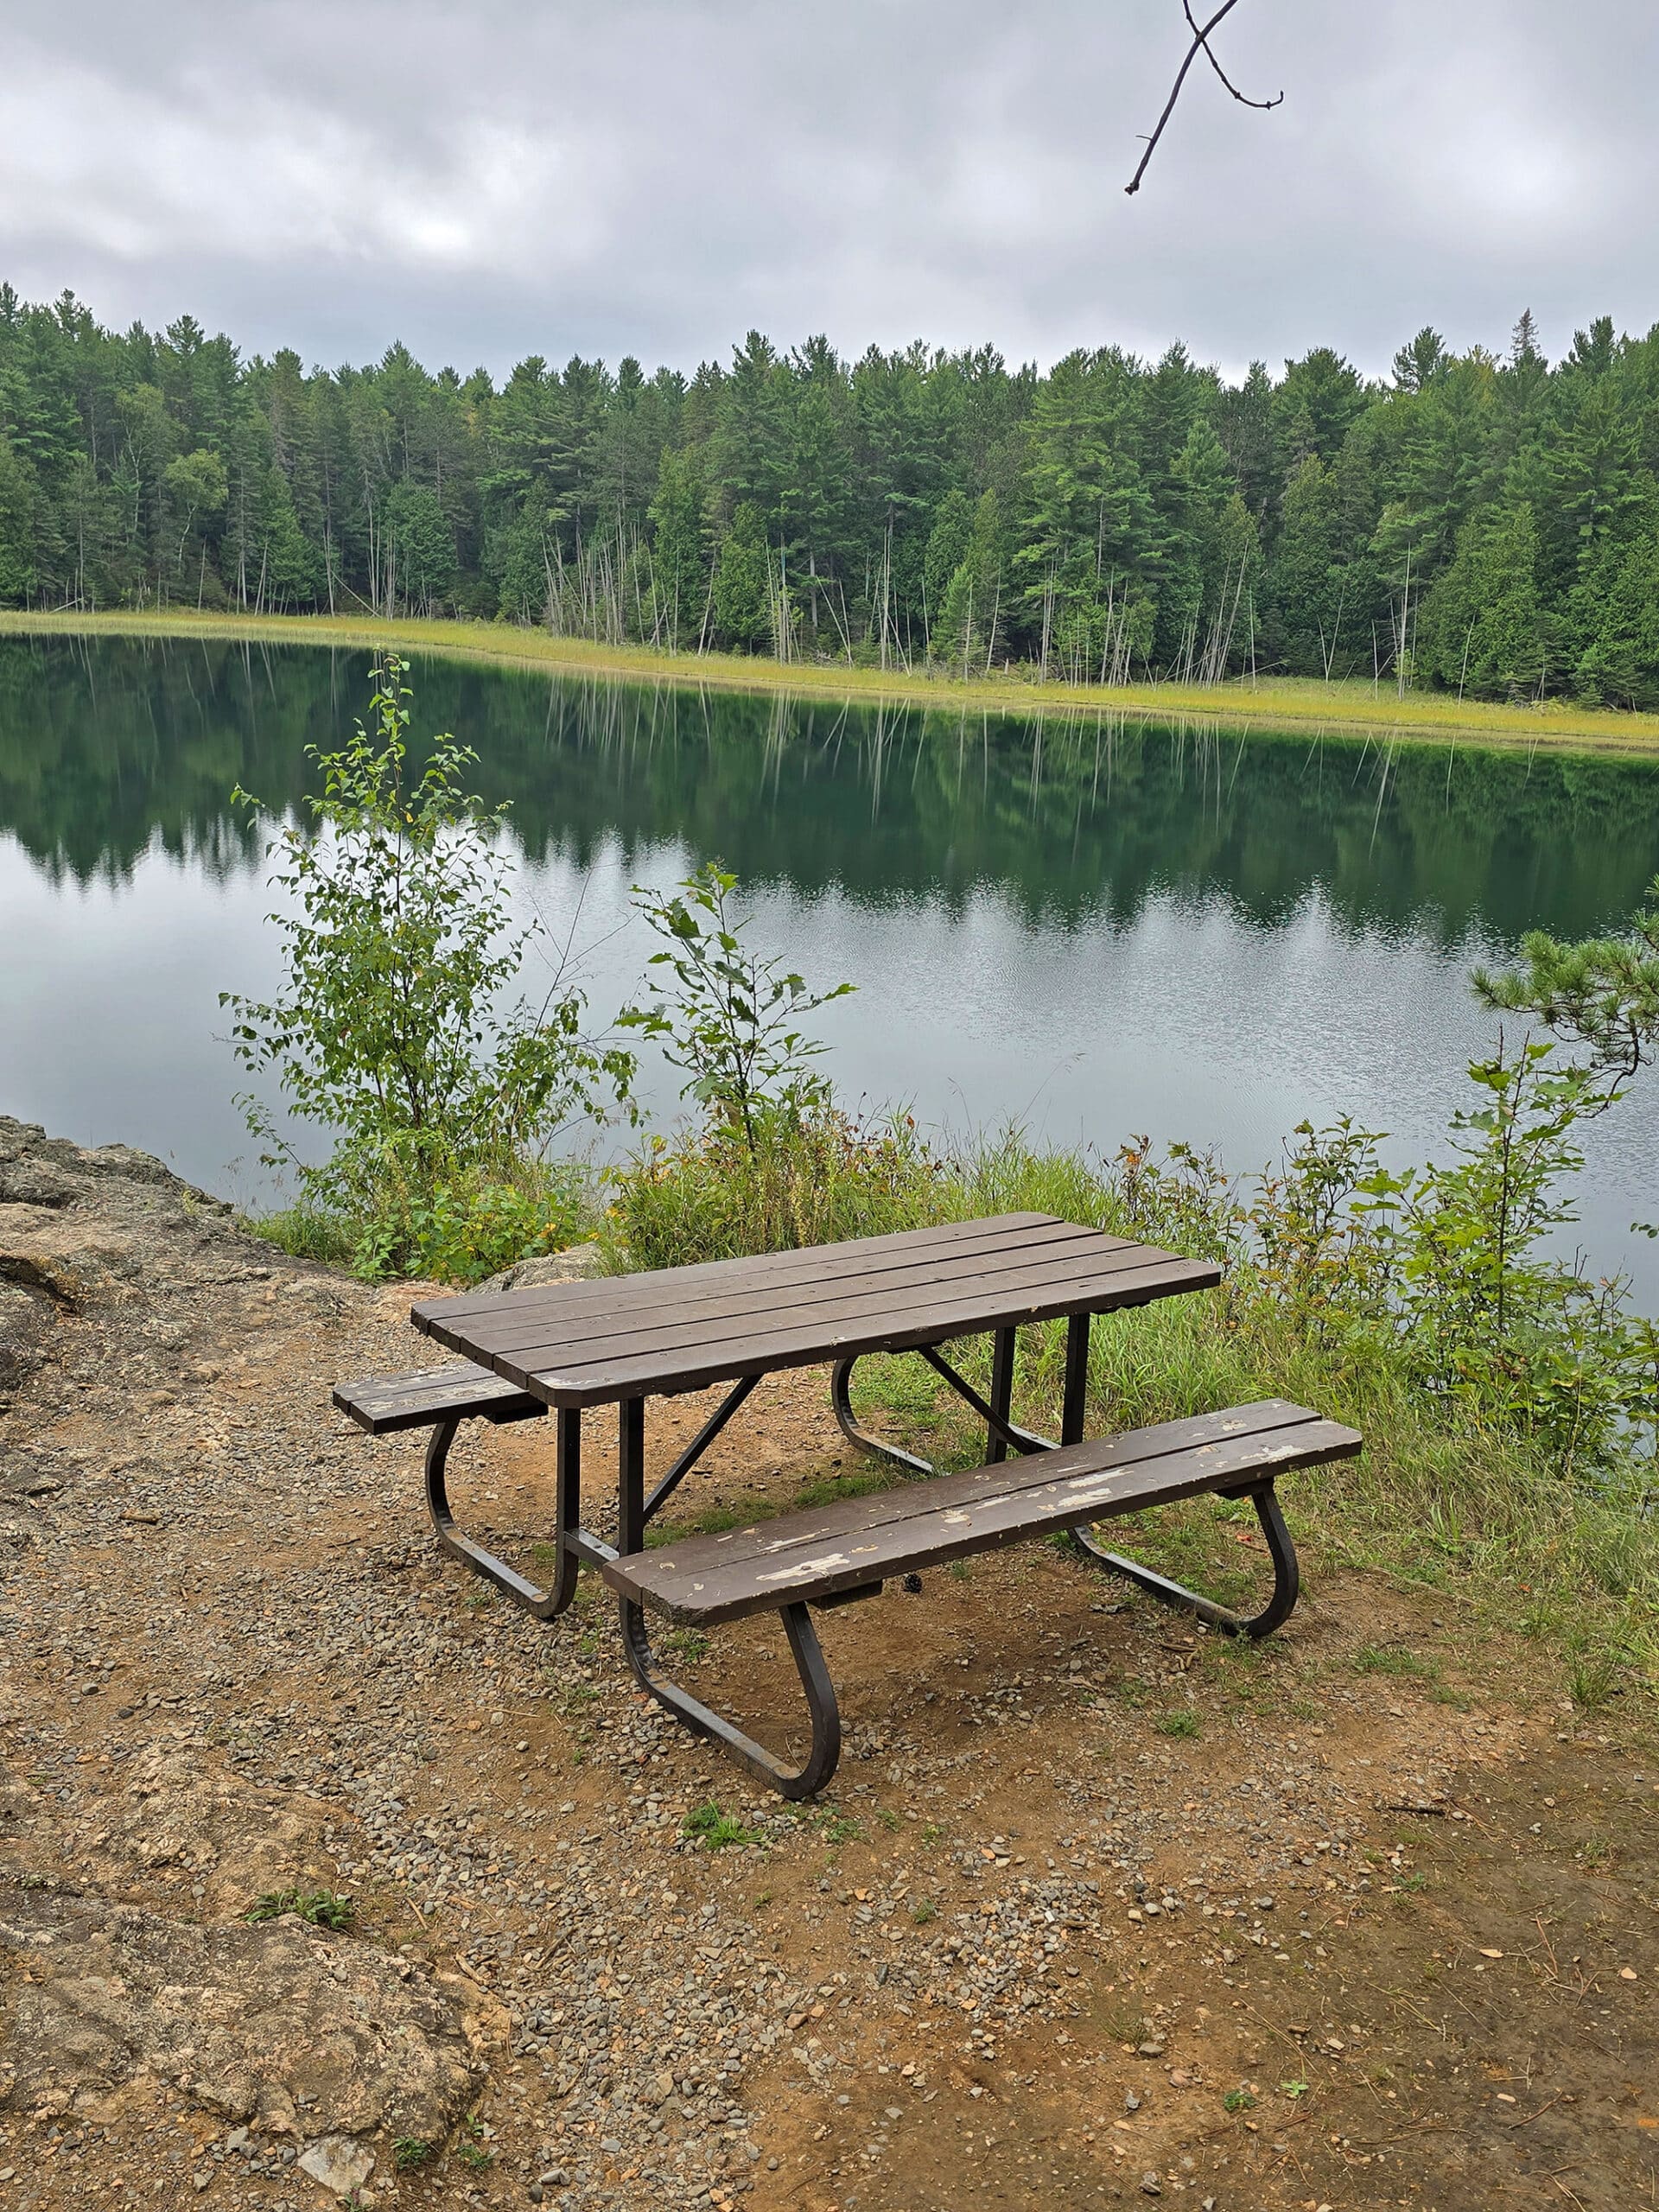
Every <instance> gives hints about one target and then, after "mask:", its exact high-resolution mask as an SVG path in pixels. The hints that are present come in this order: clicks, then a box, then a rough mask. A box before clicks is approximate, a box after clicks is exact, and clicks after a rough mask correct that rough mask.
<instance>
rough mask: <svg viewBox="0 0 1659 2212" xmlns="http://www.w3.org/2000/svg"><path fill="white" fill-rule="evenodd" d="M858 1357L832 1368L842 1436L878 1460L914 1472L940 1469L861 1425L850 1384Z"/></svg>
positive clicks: (834, 1401)
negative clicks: (884, 1460) (872, 1453)
mask: <svg viewBox="0 0 1659 2212" xmlns="http://www.w3.org/2000/svg"><path fill="white" fill-rule="evenodd" d="M857 1364H858V1362H857V1360H856V1359H841V1360H837V1361H836V1364H835V1365H834V1367H832V1368H831V1369H830V1370H829V1403H830V1405H831V1407H832V1408H834V1410H835V1416H836V1421H837V1422H838V1423H839V1424H840V1427H841V1432H842V1435H843V1436H846V1437H848V1438H849V1439H850V1440H851V1441H852V1442H853V1443H855V1444H856V1445H857V1446H859V1448H860V1449H861V1451H865V1452H874V1453H875V1455H876V1457H877V1459H890V1460H891V1461H892V1462H893V1465H894V1466H895V1467H905V1468H907V1469H908V1470H909V1471H910V1472H911V1473H912V1475H933V1474H937V1473H938V1468H937V1467H936V1466H935V1465H933V1462H932V1461H931V1459H922V1458H920V1457H919V1456H918V1454H917V1453H916V1452H906V1451H904V1450H902V1449H901V1448H900V1447H899V1446H898V1445H897V1444H888V1443H887V1442H886V1441H885V1440H884V1439H882V1438H881V1437H879V1436H872V1435H871V1433H870V1432H869V1431H868V1429H867V1428H861V1427H859V1425H858V1416H857V1415H856V1414H855V1413H854V1411H853V1400H852V1392H851V1389H850V1385H851V1383H852V1376H853V1370H854V1368H855V1367H856V1366H857Z"/></svg>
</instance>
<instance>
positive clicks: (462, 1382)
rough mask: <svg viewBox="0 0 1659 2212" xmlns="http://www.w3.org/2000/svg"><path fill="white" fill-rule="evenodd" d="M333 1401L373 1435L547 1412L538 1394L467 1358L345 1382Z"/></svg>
mask: <svg viewBox="0 0 1659 2212" xmlns="http://www.w3.org/2000/svg"><path fill="white" fill-rule="evenodd" d="M334 1404H335V1405H336V1406H337V1407H338V1408H339V1409H340V1412H341V1413H343V1414H349V1415H350V1416H351V1418H352V1419H353V1421H355V1422H356V1423H357V1425H358V1427H359V1428H363V1429H366V1430H367V1431H368V1433H369V1434H370V1435H371V1436H386V1435H389V1434H390V1433H391V1432H392V1431H393V1430H394V1429H400V1428H430V1427H433V1426H434V1425H435V1423H436V1422H438V1421H448V1420H451V1419H454V1420H464V1419H467V1418H469V1417H471V1416H473V1415H477V1416H478V1417H479V1418H480V1419H481V1420H484V1421H493V1422H495V1423H496V1424H497V1425H498V1426H499V1424H500V1423H501V1422H503V1421H530V1420H531V1419H534V1418H536V1417H537V1416H539V1415H541V1414H545V1413H546V1411H547V1408H546V1407H545V1406H544V1405H543V1403H542V1402H541V1400H540V1399H539V1398H532V1397H531V1395H530V1394H529V1392H528V1391H525V1390H521V1389H518V1386H517V1384H516V1383H505V1382H503V1381H502V1379H501V1377H500V1376H499V1375H492V1374H491V1372H490V1370H488V1368H486V1367H475V1366H474V1364H473V1363H472V1361H471V1360H469V1359H463V1360H455V1361H451V1362H450V1363H449V1364H448V1366H445V1367H426V1368H420V1369H417V1370H416V1371H415V1372H414V1373H413V1374H410V1375H378V1376H370V1377H368V1378H367V1379H366V1380H365V1381H364V1382H361V1383H341V1384H340V1387H339V1389H337V1390H336V1391H335V1392H334Z"/></svg>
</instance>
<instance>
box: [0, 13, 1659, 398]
mask: <svg viewBox="0 0 1659 2212" xmlns="http://www.w3.org/2000/svg"><path fill="white" fill-rule="evenodd" d="M1212 3H1213V0H1212ZM5 15H6V18H7V20H6V21H5V22H4V24H3V28H0V277H10V280H11V282H12V283H15V284H16V286H17V287H18V289H20V290H21V291H22V293H23V294H24V295H25V296H27V297H29V298H41V297H52V296H55V295H56V294H57V293H58V292H60V290H61V289H63V287H64V286H65V285H69V286H71V287H72V288H73V289H74V290H75V291H76V292H77V293H79V295H80V296H81V297H82V298H83V299H85V300H86V302H87V303H88V304H89V305H90V306H91V307H92V309H93V310H94V312H95V313H96V314H97V315H99V318H100V319H101V320H103V321H107V322H112V323H116V324H125V323H127V322H129V321H131V320H132V319H134V318H135V317H138V318H142V319H143V321H145V322H146V323H149V324H150V325H152V326H159V325H161V324H162V323H165V322H167V321H169V320H171V319H172V317H174V316H175V315H177V314H179V313H180V312H181V311H182V310H185V309H188V310H189V311H190V312H191V313H193V314H194V315H197V316H198V317H199V318H200V320H201V321H204V322H206V323H207V325H208V326H209V327H211V328H214V329H219V328H222V329H225V330H227V331H228V332H229V333H230V334H232V337H234V338H235V339H236V340H238V342H239V343H240V344H241V345H242V346H244V348H245V350H248V351H254V350H258V351H264V352H270V350H272V349H274V348H275V347H276V346H279V345H282V344H289V345H293V346H296V347H298V349H299V350H300V352H301V353H302V354H303V355H304V356H305V358H306V359H307V361H308V362H321V363H324V364H326V365H334V364H336V363H338V362H340V361H342V360H346V359H351V360H354V361H360V360H365V359H370V358H372V357H373V356H375V355H377V354H378V353H381V352H382V351H383V350H384V349H385V346H386V344H387V342H388V341H389V340H391V338H392V337H394V336H402V337H403V338H404V340H406V341H407V342H408V343H409V344H410V346H412V347H413V348H414V349H415V351H416V353H418V354H419V355H420V357H421V358H422V359H423V360H424V361H426V362H427V364H428V365H429V366H432V367H436V366H439V365H442V364H443V363H445V362H451V363H454V365H456V366H458V367H459V368H461V370H462V371H463V372H464V371H466V370H467V369H469V368H471V367H473V366H474V365H477V364H479V363H480V362H481V363H483V364H484V365H486V366H487V367H489V368H490V369H492V370H493V371H494V372H497V373H498V374H499V373H500V372H503V371H504V370H505V369H506V368H507V367H508V366H510V365H511V364H512V362H513V361H514V360H516V359H519V358H520V357H522V356H523V355H524V354H527V353H543V354H545V355H547V356H549V357H550V358H552V359H556V360H560V361H562V360H563V359H566V358H567V357H568V356H569V354H570V353H572V352H573V351H574V352H580V353H586V354H590V355H591V354H595V353H597V354H601V355H603V356H604V357H605V358H606V359H609V360H611V361H613V362H614V361H615V360H616V359H618V358H620V356H621V355H622V354H624V353H636V354H638V355H639V357H640V358H641V359H643V360H644V361H645V364H646V365H647V366H651V365H654V364H656V363H657V362H658V361H669V362H671V363H674V364H676V365H679V366H681V367H683V368H686V369H690V368H691V367H693V366H695V365H696V361H697V360H698V359H700V358H702V357H705V356H713V357H717V358H720V359H725V358H727V357H728V353H729V349H730V347H731V345H732V343H733V342H734V340H736V339H739V338H741V335H742V334H743V333H744V332H745V331H746V330H747V329H748V328H749V327H751V326H752V325H758V326H759V327H760V328H762V329H764V330H766V332H768V333H769V334H771V335H772V336H773V337H775V338H776V339H778V340H780V341H783V342H792V341H795V340H799V339H801V338H803V337H804V336H806V335H807V334H810V333H812V332H815V331H819V330H824V331H827V332H828V333H829V335H830V337H831V338H832V339H833V340H835V342H836V344H837V345H838V346H840V347H841V348H842V350H843V351H847V352H851V353H856V352H860V351H861V350H862V348H863V347H864V346H866V345H868V343H869V342H871V341H872V340H874V341H875V342H877V343H879V344H881V345H883V346H893V345H899V344H902V343H903V342H905V341H906V340H908V339H910V338H912V337H918V336H919V337H923V338H925V339H926V340H929V341H930V342H931V343H936V344H939V345H944V346H963V345H972V344H977V343H980V342H982V341H983V340H991V341H992V342H993V343H995V345H997V346H1000V347H1001V349H1002V350H1003V352H1004V353H1007V355H1008V356H1009V357H1010V359H1030V358H1036V359H1039V360H1041V361H1043V362H1045V363H1047V362H1049V361H1052V359H1055V358H1056V357H1057V356H1058V355H1059V354H1060V353H1064V352H1065V351H1066V350H1067V349H1068V348H1069V347H1071V346H1077V345H1088V346H1094V345H1101V344H1107V343H1113V344H1118V345H1122V346H1128V347H1130V348H1132V349H1133V350H1135V351H1136V352H1141V353H1159V352H1160V351H1161V350H1162V349H1163V347H1164V346H1166V345H1167V344H1168V343H1169V342H1170V340H1173V339H1175V338H1178V337H1179V338H1182V339H1185V341H1186V342H1187V344H1188V345H1189V346H1190V347H1191V348H1192V351H1193V352H1194V353H1196V354H1198V356H1199V357H1200V358H1201V359H1207V360H1213V361H1216V362H1218V363H1220V364H1221V365H1223V366H1224V368H1225V369H1226V370H1227V371H1228V372H1230V373H1236V372H1239V371H1241V370H1242V369H1243V367H1244V365H1247V364H1248V362H1249V360H1250V359H1251V358H1252V357H1255V356H1260V357H1262V358H1265V359H1268V360H1269V361H1270V362H1272V363H1274V365H1278V364H1279V363H1281V362H1282V360H1283V359H1285V358H1286V357H1287V356H1292V355H1295V354H1297V353H1301V352H1304V351H1305V350H1306V348H1307V347H1308V346H1311V345H1315V344H1325V343H1328V344H1332V345H1335V346H1338V347H1339V348H1341V349H1342V350H1343V351H1344V352H1345V353H1348V354H1349V355H1350V357H1351V359H1354V360H1356V361H1357V362H1358V363H1359V364H1360V365H1362V366H1363V367H1364V368H1366V369H1368V370H1371V371H1374V372H1377V371H1382V370H1384V369H1386V367H1387V365H1388V363H1389V359H1390V357H1391V356H1392V353H1393V351H1394V349H1395V346H1397V345H1398V344H1399V343H1400V342H1401V341H1402V340H1403V339H1405V338H1407V337H1408V336H1409V335H1410V334H1412V333H1413V332H1414V331H1415V330H1416V329H1417V328H1419V327H1421V325H1422V324H1423V323H1424V322H1433V323H1434V324H1435V325H1436V326H1437V327H1439V328H1440V330H1441V331H1442V332H1443V333H1444V334H1446V337H1447V338H1448V339H1449V340H1451V341H1452V343H1453V344H1454V345H1456V346H1465V345H1468V344H1470V343H1471V342H1473V341H1475V340H1480V341H1482V342H1483V343H1484V344H1486V345H1488V346H1494V347H1501V346H1503V345H1504V344H1505V343H1506V342H1507V339H1508V335H1509V332H1510V326H1511V325H1512V324H1513V322H1514V321H1515V318H1516V315H1517V314H1518V313H1519V312H1520V310H1521V309H1522V308H1523V307H1526V306H1530V307H1531V308H1533V309H1534V311H1535V314H1536V315H1537V317H1538V319H1539V322H1540V326H1541V332H1542V334H1543V338H1544V342H1545V345H1546V347H1547V350H1548V351H1549V352H1550V353H1551V354H1552V355H1554V354H1557V353H1560V351H1561V350H1562V348H1563V347H1564V346H1566V345H1567V343H1568V342H1569V341H1570V340H1571V336H1572V333H1573V328H1574V327H1575V325H1579V324H1582V323H1584V322H1586V321H1588V319H1589V318H1590V317H1591V316H1592V315H1595V314H1597V313H1604V312H1605V313H1611V315H1613V316H1614V318H1615V320H1616V321H1617V322H1618V324H1619V326H1620V327H1623V328H1628V329H1631V330H1635V331H1645V330H1646V329H1647V328H1648V327H1649V325H1650V324H1652V323H1653V322H1654V321H1656V320H1659V268H1656V251H1655V247H1656V236H1659V153H1656V146H1659V132H1656V130H1655V129H1654V118H1655V111H1656V96H1659V4H1656V0H1577V4H1575V5H1573V6H1570V7H1569V6H1563V5H1562V4H1561V0H1372V3H1371V4H1361V0H1240V4H1239V5H1238V7H1237V8H1236V10H1235V12H1234V14H1233V15H1232V16H1230V18H1229V20H1228V22H1227V23H1226V25H1225V26H1224V30H1223V31H1222V32H1221V33H1218V34H1217V45H1218V50H1219V51H1220V52H1221V54H1222V55H1223V57H1224V60H1225V62H1226V64H1227V66H1228V67H1229V69H1230V72H1231V73H1233V75H1234V77H1235V79H1236V82H1237V83H1238V84H1239V85H1240V86H1241V87H1242V89H1243V90H1245V91H1247V92H1253V93H1262V94H1265V93H1268V92H1277V91H1278V90H1279V89H1280V88H1281V86H1282V88H1283V89H1284V92H1285V93H1286V100H1285V105H1284V106H1283V107H1282V108H1281V109H1280V110H1278V111H1276V112H1274V114H1271V115H1259V114H1254V113H1251V112H1249V111H1247V110H1245V109H1244V108H1242V107H1239V106H1236V105H1234V103H1233V102H1232V101H1231V100H1230V99H1228V98H1227V96H1226V94H1225V93H1224V91H1223V90H1222V88H1221V86H1219V85H1218V84H1217V82H1216V81H1215V79H1213V77H1211V76H1210V75H1209V73H1207V72H1203V73H1200V71H1199V70H1198V69H1195V70H1194V72H1193V73H1192V77H1191V78H1190V79H1189V81H1188V89H1187V92H1186V95H1185V99H1184V100H1183V103H1182V105H1181V107H1180V109H1179V111H1178V113H1177V116H1176V118H1175V120H1174V122H1173V124H1172V126H1171V128H1170V130H1169V133H1168V134H1167V136H1166V139H1165V141H1164V143H1163V145H1162V146H1161V147H1160V149H1159V152H1158V154H1157V156H1156V157H1155V159H1154V163H1153V166H1152V168H1151V170H1150V172H1149V174H1148V176H1147V183H1146V185H1145V187H1144V188H1143V189H1142V191H1141V194H1140V196H1139V197H1138V198H1136V199H1134V200H1129V199H1126V198H1125V196H1124V194H1123V186H1124V183H1125V182H1126V181H1127V180H1128V176H1129V175H1130V173H1131V171H1132V170H1133V168H1134V166H1135V160H1136V158H1137V156H1138V154H1139V151H1140V148H1139V145H1138V143H1137V134H1138V133H1141V132H1145V131H1147V130H1150V129H1151V127H1152V124H1153V122H1154V118H1156V115H1157V113H1158V111H1159V109H1160V106H1161V105H1162V103H1163V100H1164V98H1165V95H1166V91H1167V89H1168V85H1169V81H1170V79H1171V76H1172V74H1173V69H1174V67H1175V65H1176V64H1177V62H1178V61H1179V58H1180V54H1181V53H1182V51H1183V50H1184V48H1185V30H1184V26H1183V24H1182V21H1181V15H1180V6H1179V0H837V4H836V5H835V6H830V7H827V6H822V5H818V6H807V5H805V4H804V0H664V4H658V5H648V4H643V0H581V4H572V0H465V4H460V0H457V4H454V5H450V6H447V7H436V6H431V5H423V4H420V3H419V0H327V5H324V4H321V0H147V4H145V5H144V6H143V7H140V8H135V7H133V6H132V5H131V0H120V4H119V5H116V4H109V3H108V0H67V3H66V4H58V5H51V6H45V5H38V4H37V5H35V6H33V7H31V8H29V10H27V13H25V11H24V10H23V8H22V6H21V5H13V6H12V7H10V8H9V9H8V10H6V11H5Z"/></svg>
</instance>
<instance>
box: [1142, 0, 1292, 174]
mask: <svg viewBox="0 0 1659 2212" xmlns="http://www.w3.org/2000/svg"><path fill="white" fill-rule="evenodd" d="M1237 5H1238V0H1222V4H1221V6H1220V7H1219V8H1217V10H1216V12H1215V14H1214V15H1213V16H1211V18H1210V20H1209V22H1206V23H1200V22H1198V19H1197V17H1196V16H1194V15H1193V13H1192V0H1181V8H1182V11H1183V13H1184V14H1185V17H1186V21H1187V27H1188V29H1190V30H1191V31H1192V45H1191V46H1190V47H1188V48H1187V50H1186V57H1185V60H1183V61H1182V63H1181V66H1180V67H1179V69H1178V70H1177V71H1176V73H1175V82H1174V83H1173V85H1172V86H1171V87H1170V92H1169V98H1168V99H1166V101H1165V103H1164V111H1163V113H1162V114H1161V115H1160V117H1159V118H1158V124H1157V128H1156V129H1155V130H1154V132H1153V134H1152V136H1151V137H1150V138H1148V139H1147V150H1146V152H1145V153H1144V154H1142V155H1141V160H1140V163H1139V166H1138V167H1137V168H1136V169H1135V175H1133V176H1132V177H1131V178H1130V179H1129V181H1128V183H1127V184H1126V185H1125V186H1124V188H1123V189H1124V191H1125V192H1127V193H1135V192H1139V191H1140V189H1141V178H1142V177H1143V176H1145V175H1146V173H1147V162H1150V161H1151V159H1152V157H1153V155H1154V152H1155V151H1156V150H1157V146H1158V141H1159V140H1160V138H1161V137H1163V135H1164V126H1165V124H1166V123H1167V122H1168V121H1169V118H1170V117H1171V116H1172V115H1173V114H1174V112H1175V103H1176V101H1177V100H1179V99H1180V97H1181V87H1182V86H1183V85H1184V84H1185V82H1186V73H1187V71H1188V70H1189V69H1190V68H1191V67H1192V64H1193V63H1194V62H1195V61H1196V60H1198V56H1199V54H1203V55H1204V57H1205V60H1207V61H1208V62H1209V64H1210V67H1211V68H1212V69H1213V70H1214V71H1215V73H1216V74H1217V77H1219V78H1220V79H1221V81H1222V83H1223V84H1224V85H1225V86H1226V87H1227V89H1228V91H1229V92H1230V93H1231V94H1232V96H1233V98H1234V99H1236V100H1237V101H1239V102H1240V103H1241V104H1242V105H1243V106H1245V107H1255V108H1262V109H1264V110H1265V109H1268V108H1275V107H1279V106H1281V105H1282V104H1283V101H1284V97H1285V96H1284V94H1283V93H1282V92H1279V93H1276V94H1275V95H1274V98H1273V99H1270V100H1253V99H1249V98H1248V97H1247V95H1246V94H1244V93H1243V92H1240V91H1239V89H1238V86H1236V84H1234V82H1233V80H1232V79H1231V78H1230V76H1229V75H1228V74H1227V72H1226V71H1225V70H1224V68H1223V67H1222V66H1221V64H1220V62H1219V61H1217V59H1216V54H1215V48H1213V47H1212V46H1211V43H1210V34H1211V31H1212V30H1214V29H1215V28H1216V26H1217V23H1218V22H1220V21H1221V19H1222V17H1223V16H1230V15H1231V13H1232V12H1233V10H1234V9H1235V8H1236V7H1237Z"/></svg>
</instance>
